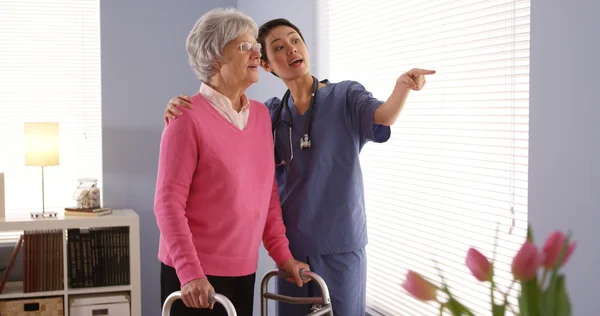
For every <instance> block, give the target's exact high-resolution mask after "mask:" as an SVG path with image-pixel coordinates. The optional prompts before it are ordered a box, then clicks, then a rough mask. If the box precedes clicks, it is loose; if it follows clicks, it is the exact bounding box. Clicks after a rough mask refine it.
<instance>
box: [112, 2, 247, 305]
mask: <svg viewBox="0 0 600 316" xmlns="http://www.w3.org/2000/svg"><path fill="white" fill-rule="evenodd" d="M224 6H236V2H235V0H203V1H197V0H185V1H184V0H178V1H167V0H103V1H101V38H102V43H101V45H102V131H103V134H102V137H103V140H102V142H103V164H104V178H103V181H104V187H103V192H104V202H105V205H107V206H110V207H113V208H133V209H134V210H135V211H136V212H138V214H139V215H140V225H141V229H140V231H141V245H142V250H141V258H142V262H141V267H142V271H141V274H142V305H143V307H142V315H144V316H158V315H160V282H159V262H158V260H157V258H156V255H157V248H158V229H157V226H156V221H155V218H154V213H153V202H154V189H155V184H156V168H157V161H158V149H159V142H160V134H161V132H162V129H163V122H162V116H163V110H164V108H165V105H166V103H167V101H168V100H169V99H170V98H171V97H172V96H175V95H179V94H181V93H188V94H192V93H194V92H195V91H197V90H198V87H199V83H198V81H197V79H196V78H195V76H194V74H193V72H192V70H191V69H190V68H189V66H188V63H187V54H186V51H185V39H186V37H187V34H188V33H189V31H190V30H191V28H192V26H193V25H194V23H195V22H196V20H197V19H198V18H199V17H200V16H201V15H202V14H203V13H205V12H206V11H208V10H210V9H212V8H215V7H224Z"/></svg>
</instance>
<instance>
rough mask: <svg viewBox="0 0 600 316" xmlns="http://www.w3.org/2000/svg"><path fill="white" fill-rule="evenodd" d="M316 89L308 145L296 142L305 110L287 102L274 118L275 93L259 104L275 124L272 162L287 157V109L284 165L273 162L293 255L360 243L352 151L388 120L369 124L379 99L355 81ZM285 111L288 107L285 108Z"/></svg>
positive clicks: (361, 211) (380, 132)
mask: <svg viewBox="0 0 600 316" xmlns="http://www.w3.org/2000/svg"><path fill="white" fill-rule="evenodd" d="M326 83H327V86H325V87H322V88H321V89H319V90H318V91H317V94H316V100H315V105H314V108H313V109H312V112H313V113H312V115H311V117H312V120H311V125H312V127H311V133H310V139H311V142H312V144H311V145H312V146H311V148H310V149H304V150H301V149H300V138H301V137H302V135H304V134H305V131H306V120H307V119H308V116H309V112H308V111H307V112H306V113H304V115H300V114H299V113H297V112H296V108H295V106H294V101H293V100H292V97H291V96H290V97H289V99H288V108H287V109H285V108H284V109H283V110H282V111H281V114H280V115H279V117H277V118H275V117H274V116H275V115H276V110H277V109H278V108H279V107H281V100H280V99H279V98H271V99H269V100H268V101H267V102H265V104H266V105H267V107H268V108H269V110H270V112H271V118H272V120H273V122H279V121H280V120H283V121H284V122H282V123H279V124H277V130H276V133H277V137H276V140H275V159H276V163H278V162H279V161H281V159H282V158H283V159H289V155H290V154H289V152H290V147H289V146H290V140H289V126H288V125H287V124H289V114H291V116H292V123H293V124H292V125H293V129H292V146H294V158H293V160H292V162H291V164H289V165H287V166H280V167H277V170H276V176H277V182H278V184H279V196H280V199H281V204H282V209H283V220H284V222H285V226H286V230H287V237H288V239H289V241H290V248H291V251H292V253H294V254H295V255H306V256H309V255H312V256H314V255H324V254H332V253H342V252H348V251H354V250H357V249H361V248H363V247H365V246H366V245H367V224H366V216H365V201H364V185H363V176H362V171H361V167H360V161H359V154H360V152H361V150H362V148H363V146H364V145H365V144H366V143H367V142H368V141H373V142H378V143H382V142H385V141H387V140H388V139H389V137H390V134H391V130H390V127H388V126H382V125H377V124H374V123H373V118H374V113H375V110H376V109H377V108H378V107H379V106H380V105H381V104H383V102H382V101H379V100H377V99H375V98H373V96H372V94H371V93H370V92H368V91H367V90H366V89H365V88H364V87H363V86H362V85H361V84H360V83H358V82H355V81H342V82H339V83H330V82H327V81H326ZM288 111H289V114H288Z"/></svg>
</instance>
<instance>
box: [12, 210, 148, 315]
mask: <svg viewBox="0 0 600 316" xmlns="http://www.w3.org/2000/svg"><path fill="white" fill-rule="evenodd" d="M104 227H128V228H129V258H130V259H129V272H130V284H129V285H118V286H103V287H87V288H69V280H68V277H69V276H68V275H69V274H68V262H69V260H68V258H67V256H68V249H67V230H68V229H74V228H104ZM47 229H48V230H49V229H58V230H62V236H63V238H62V247H63V257H62V265H63V276H64V277H63V290H60V291H50V292H34V293H23V282H8V283H7V284H6V286H5V287H4V291H3V292H2V294H0V300H6V299H22V298H37V297H48V296H61V295H62V296H63V302H64V315H65V316H69V297H70V296H73V295H79V294H95V293H98V294H100V293H110V292H129V294H130V301H131V303H130V306H131V316H141V315H142V302H141V300H142V297H141V274H140V226H139V217H138V215H137V214H136V213H135V212H134V211H133V210H131V209H122V210H113V213H112V214H109V215H104V216H99V217H91V216H77V217H75V216H66V217H65V216H64V215H62V214H60V213H59V215H58V217H49V218H37V219H34V218H31V217H30V216H28V214H27V217H22V218H0V232H13V231H26V230H47ZM22 250H23V249H21V251H22ZM15 264H20V263H19V262H17V263H15Z"/></svg>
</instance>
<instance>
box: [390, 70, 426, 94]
mask: <svg viewBox="0 0 600 316" xmlns="http://www.w3.org/2000/svg"><path fill="white" fill-rule="evenodd" d="M433 74H435V70H427V69H419V68H414V69H411V70H409V71H407V72H405V73H403V74H402V75H401V76H400V77H399V78H398V80H396V82H397V83H403V84H405V85H406V86H407V87H409V88H410V89H413V90H416V91H418V90H421V89H423V87H424V86H425V82H427V80H425V76H427V75H433Z"/></svg>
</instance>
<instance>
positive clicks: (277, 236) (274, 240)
mask: <svg viewBox="0 0 600 316" xmlns="http://www.w3.org/2000/svg"><path fill="white" fill-rule="evenodd" d="M263 243H264V245H265V249H266V250H267V251H268V252H269V256H270V257H271V258H273V260H274V261H275V263H276V264H277V266H278V267H279V266H281V264H283V263H284V262H285V261H286V260H288V259H292V258H293V257H292V253H291V251H290V248H289V241H288V239H287V237H286V235H285V225H284V224H283V217H282V214H281V204H280V201H279V193H278V186H277V180H275V179H274V181H273V189H272V191H271V202H270V205H269V212H268V214H267V222H266V224H265V230H264V232H263Z"/></svg>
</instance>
